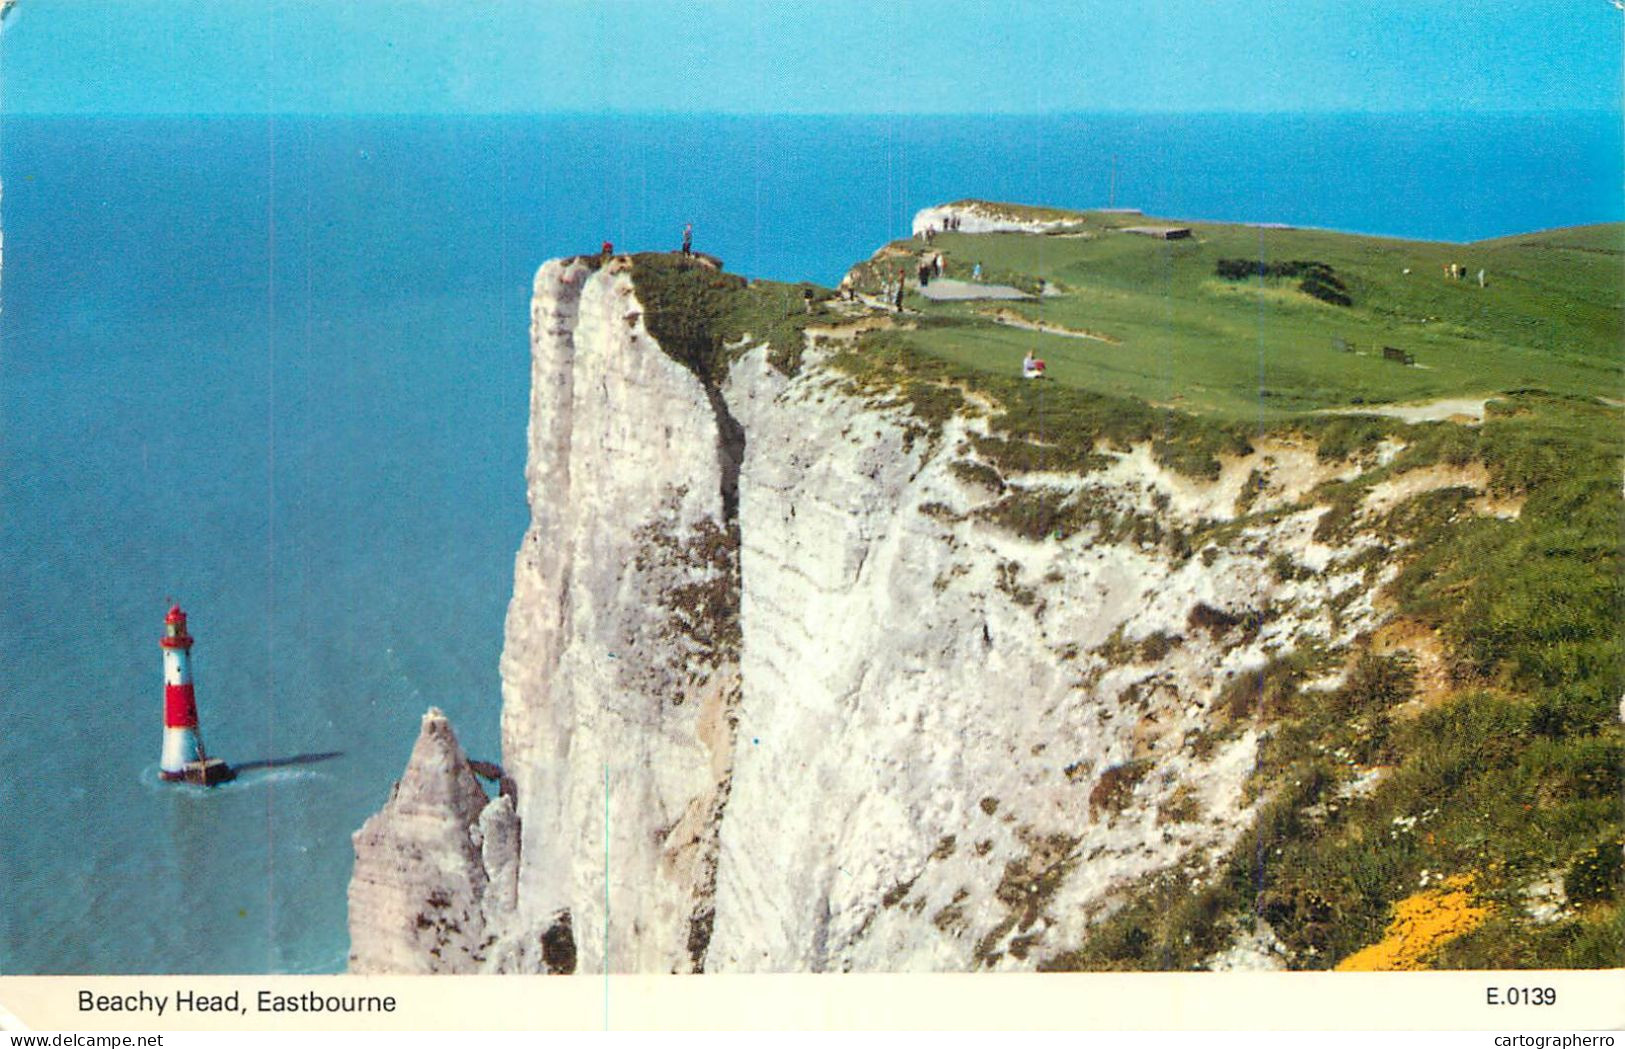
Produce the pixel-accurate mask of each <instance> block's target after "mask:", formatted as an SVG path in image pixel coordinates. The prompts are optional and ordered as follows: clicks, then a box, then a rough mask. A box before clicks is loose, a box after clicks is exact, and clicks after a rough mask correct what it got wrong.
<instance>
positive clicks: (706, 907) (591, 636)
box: [502, 260, 740, 971]
mask: <svg viewBox="0 0 1625 1049" xmlns="http://www.w3.org/2000/svg"><path fill="white" fill-rule="evenodd" d="M532 348H533V354H534V358H533V371H532V404H531V409H532V410H531V425H530V455H529V465H528V467H527V478H528V484H529V493H530V505H531V509H532V520H531V527H530V529H529V531H528V532H527V533H526V535H525V539H524V545H523V547H522V548H521V550H520V554H519V558H518V564H517V567H516V570H515V583H514V598H513V602H512V605H511V606H510V608H509V613H508V627H507V642H506V646H505V649H504V652H503V659H502V680H503V719H502V721H503V725H502V727H503V733H502V735H503V753H504V760H505V764H506V765H507V767H508V768H509V770H510V773H511V775H513V777H514V779H515V782H516V785H517V787H518V793H519V798H520V812H519V814H520V818H521V820H522V824H523V827H524V850H523V854H522V860H521V864H520V901H521V902H520V924H521V926H522V927H524V928H526V929H527V930H536V931H539V930H540V929H542V928H543V927H545V926H547V925H548V924H550V923H552V922H553V921H554V920H555V919H556V917H557V915H559V914H560V913H562V912H565V911H568V912H569V913H570V914H571V917H572V922H573V928H574V930H575V932H576V938H577V948H578V951H579V959H580V964H581V965H582V966H583V967H584V968H586V969H588V970H599V969H602V968H603V967H604V966H605V965H606V964H609V965H610V966H612V967H613V968H616V969H620V970H635V971H669V970H671V969H677V970H679V971H681V970H683V969H684V968H686V967H689V966H691V965H694V964H697V960H698V959H699V958H700V957H703V951H704V945H705V941H706V939H707V937H708V930H709V925H710V897H711V893H712V885H713V881H714V872H715V868H716V833H717V828H718V826H719V823H720V820H721V814H722V812H723V809H724V806H725V805H726V803H727V801H728V793H729V792H728V786H729V773H730V769H731V767H732V753H733V727H732V713H731V712H732V709H733V707H734V706H735V704H736V703H737V700H738V696H739V672H738V658H737V650H738V630H739V626H738V619H737V607H738V557H737V540H736V533H735V529H734V523H733V522H732V521H731V520H730V519H729V514H730V512H731V506H732V503H733V493H732V487H733V485H734V483H735V480H734V479H735V477H736V474H737V468H736V466H735V465H734V464H735V463H736V462H737V459H738V456H739V453H740V449H739V448H738V446H737V442H736V441H735V442H730V441H729V440H727V439H725V437H724V431H725V430H726V429H727V428H728V427H727V421H726V418H725V416H723V417H721V418H720V419H719V413H718V407H717V406H716V404H714V400H715V398H714V395H713V394H712V393H708V391H707V389H706V388H705V385H704V384H702V382H701V381H700V380H699V379H698V378H696V376H695V375H694V374H692V373H691V372H689V371H688V370H686V369H685V368H684V367H682V366H681V365H679V364H678V363H676V362H675V361H673V360H672V359H670V358H669V357H667V356H666V355H665V354H663V353H662V352H661V351H660V349H659V347H658V346H656V345H655V344H654V342H653V340H652V339H651V337H650V336H649V334H648V331H647V329H646V327H645V326H644V318H643V315H642V307H641V306H640V305H639V303H638V301H637V297H636V295H635V294H634V291H633V287H632V283H631V280H630V276H629V272H628V267H627V264H626V262H625V260H619V261H616V262H612V263H610V264H609V265H608V266H607V267H606V268H605V269H603V270H600V271H596V272H595V271H593V270H590V269H588V268H587V266H586V265H585V264H583V263H581V262H550V263H548V264H547V265H546V266H544V267H542V270H541V272H540V273H538V275H537V278H536V289H535V300H534V304H533V306H532ZM606 910H607V911H608V912H609V913H610V914H613V915H615V916H616V917H615V920H613V921H608V920H607V919H606ZM606 927H607V932H606ZM606 954H607V962H606Z"/></svg>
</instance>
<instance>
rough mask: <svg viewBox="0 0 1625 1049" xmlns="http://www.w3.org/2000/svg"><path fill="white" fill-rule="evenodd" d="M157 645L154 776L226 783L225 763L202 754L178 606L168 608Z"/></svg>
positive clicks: (188, 641)
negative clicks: (159, 739)
mask: <svg viewBox="0 0 1625 1049" xmlns="http://www.w3.org/2000/svg"><path fill="white" fill-rule="evenodd" d="M158 644H159V646H160V647H162V648H163V650H164V753H163V758H162V760H160V761H159V763H158V775H159V776H160V777H161V778H163V779H166V780H185V781H187V782H190V783H201V784H203V785H204V786H212V785H213V784H215V783H219V782H221V781H222V780H227V779H230V778H231V770H230V768H229V767H228V766H227V765H226V763H225V762H224V761H222V760H221V759H219V758H211V757H209V756H208V755H207V754H205V753H204V751H203V735H202V733H200V732H199V731H198V724H197V697H196V696H195V695H193V693H192V635H190V634H188V633H187V632H186V613H185V612H182V611H181V606H180V605H173V606H171V607H170V609H169V615H167V616H165V617H164V636H163V637H161V638H159V639H158Z"/></svg>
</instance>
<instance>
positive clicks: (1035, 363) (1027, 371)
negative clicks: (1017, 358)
mask: <svg viewBox="0 0 1625 1049" xmlns="http://www.w3.org/2000/svg"><path fill="white" fill-rule="evenodd" d="M1021 377H1022V378H1023V379H1042V378H1043V377H1044V362H1043V360H1042V359H1041V358H1038V357H1034V356H1033V351H1032V350H1028V351H1027V356H1025V357H1023V358H1022V359H1021Z"/></svg>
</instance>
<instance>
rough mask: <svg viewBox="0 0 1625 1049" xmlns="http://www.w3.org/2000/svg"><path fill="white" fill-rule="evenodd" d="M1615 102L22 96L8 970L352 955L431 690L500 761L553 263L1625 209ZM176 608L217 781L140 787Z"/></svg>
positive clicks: (4, 522) (4, 794) (9, 625)
mask: <svg viewBox="0 0 1625 1049" xmlns="http://www.w3.org/2000/svg"><path fill="white" fill-rule="evenodd" d="M1621 153H1622V151H1621V133H1620V126H1619V120H1618V117H1617V114H1614V115H1609V114H1595V115H1575V114H1568V115H1565V114H1556V115H1554V114H1544V115H1503V116H1493V117H1485V116H1459V115H1458V116H1405V117H1353V116H1274V117H1237V116H1190V117H1157V118H1146V117H1134V118H1129V117H1094V116H1065V117H1061V116H1058V117H1045V118H998V119H990V118H977V117H953V118H948V117H944V118H863V119H845V118H839V119H838V118H828V119H823V118H818V119H814V118H796V119H789V118H761V119H745V118H718V117H704V118H702V117H692V118H688V117H685V118H676V117H673V118H630V117H628V118H613V119H606V118H586V117H582V118H566V117H559V118H518V117H514V118H485V119H438V118H436V119H422V118H367V119H330V118H321V119H318V118H300V117H275V118H265V117H256V118H245V119H235V118H233V119H225V118H197V119H169V118H164V119H159V118H153V119H44V118H38V119H21V118H5V119H0V181H3V187H4V198H3V213H0V214H3V227H4V236H5V242H4V249H5V267H4V272H3V275H0V282H3V283H0V309H3V311H0V713H3V716H4V722H3V730H0V769H3V772H0V971H3V972H6V973H87V972H107V973H123V972H151V973H158V972H238V973H256V972H330V971H335V970H339V969H342V968H343V966H344V962H345V954H346V950H347V946H348V943H347V934H346V929H345V887H346V882H347V880H348V878H349V873H350V865H351V858H352V853H351V846H350V834H351V832H352V831H354V830H355V829H356V828H357V827H359V826H360V824H361V822H362V821H363V820H364V819H365V818H366V817H367V816H368V814H370V813H371V812H373V811H374V810H376V809H377V808H378V806H379V805H381V804H382V803H383V801H384V799H385V798H386V797H387V795H388V793H389V789H390V785H391V783H392V782H393V781H394V779H395V778H396V777H397V776H398V775H399V774H400V771H401V769H402V766H403V764H404V763H405V761H406V757H407V754H408V753H409V751H410V748H411V745H412V741H413V738H414V736H415V733H416V728H417V721H418V718H419V716H420V715H421V714H422V713H423V711H424V709H425V708H427V707H428V706H430V705H431V704H433V705H438V706H440V707H442V708H444V709H445V710H446V711H448V712H449V713H450V714H451V716H452V718H453V723H454V724H455V726H456V727H457V730H458V732H459V734H460V735H461V737H462V739H463V741H464V744H465V746H466V747H467V748H468V750H469V751H470V752H471V753H472V754H473V755H474V756H476V757H483V758H489V759H493V760H494V759H497V758H498V757H499V754H498V749H499V744H498V710H499V706H500V696H499V686H498V676H497V660H498V656H499V654H500V651H501V645H502V620H503V614H504V611H505V609H506V605H507V601H508V596H509V590H510V585H511V573H512V565H513V557H514V553H515V551H516V550H517V548H518V545H519V540H520V536H521V534H522V532H523V530H524V527H525V522H526V519H527V511H526V507H525V504H524V479H523V467H524V455H525V424H526V411H527V404H528V383H529V376H528V357H527V341H526V340H527V302H528V297H529V285H530V279H531V276H532V274H533V273H534V271H535V269H536V267H537V265H538V264H539V263H541V262H542V261H543V260H545V259H547V258H549V257H551V256H555V255H561V254H570V253H577V252H582V251H592V250H596V249H597V247H598V245H599V243H600V242H601V241H603V240H611V241H613V242H614V243H615V245H616V246H617V248H618V249H626V250H642V249H669V248H673V247H676V246H677V244H678V243H679V240H680V236H681V231H682V227H683V224H684V223H685V222H689V221H692V222H693V223H694V229H695V246H696V247H697V248H699V249H701V250H704V251H708V252H712V253H715V254H717V255H720V256H721V257H722V258H723V259H724V260H726V263H727V265H728V267H729V268H730V269H733V270H735V271H739V272H744V273H749V274H754V275H760V276H767V277H774V278H780V279H804V278H810V279H813V280H817V281H820V282H822V283H826V284H832V283H834V282H835V281H836V280H838V279H839V277H840V275H841V273H842V272H844V270H845V268H846V267H847V266H848V265H849V264H850V263H851V262H853V261H855V260H857V259H859V258H862V257H864V256H866V255H867V254H868V253H869V252H871V251H872V250H873V249H874V248H876V247H877V246H879V245H880V244H881V243H883V242H885V241H886V240H888V239H890V238H894V237H898V236H902V235H905V234H906V233H907V231H908V226H909V219H910V217H911V216H912V214H913V212H914V211H915V210H916V209H918V208H921V207H924V206H927V205H929V204H933V203H938V202H942V201H947V200H953V199H957V198H961V197H967V196H976V197H987V198H995V199H1007V200H1017V201H1027V202H1036V203H1050V204H1058V205H1070V206H1099V205H1104V204H1105V203H1107V197H1108V192H1109V191H1108V185H1109V180H1110V178H1111V175H1110V172H1111V169H1112V166H1113V163H1114V159H1113V158H1115V165H1116V170H1117V189H1116V202H1117V203H1118V204H1119V205H1131V206H1135V207H1140V208H1143V209H1144V210H1146V211H1147V212H1152V213H1155V214H1159V215H1166V216H1175V217H1185V218H1210V219H1230V220H1246V221H1260V222H1285V223H1292V224H1299V225H1313V226H1323V227H1329V228H1335V229H1343V230H1356V231H1362V232H1372V233H1385V234H1394V235H1399V236H1405V237H1423V238H1436V239H1446V240H1468V239H1476V238H1483V237H1492V236H1498V235H1501V234H1508V233H1515V232H1522V231H1527V230H1532V229H1537V228H1544V227H1552V226H1561V225H1571V224H1577V223H1587V222H1597V221H1603V220H1613V219H1620V218H1621V217H1625V211H1622V203H1621V192H1620V187H1621V185H1622V183H1625V178H1622V172H1621ZM172 600H173V601H178V602H180V603H181V604H182V605H183V606H184V607H185V609H186V610H187V612H188V613H189V614H190V615H191V627H192V632H193V634H194V635H195V636H196V637H197V639H198V641H197V647H196V649H195V650H194V669H195V676H196V683H197V694H198V703H199V707H200V710H201V713H202V718H203V732H204V736H205V739H206V740H207V742H208V744H209V746H210V749H211V750H212V751H213V752H215V753H218V754H219V755H221V756H223V757H225V758H227V759H228V760H229V761H231V762H233V763H236V764H239V765H242V766H245V767H246V771H245V772H244V773H243V775H242V776H241V778H239V779H238V780H237V781H236V782H234V783H232V784H230V785H228V786H224V787H220V788H217V789H215V790H212V791H208V790H203V789H200V788H188V787H174V786H162V785H160V784H159V783H158V782H157V780H156V772H157V761H158V753H159V743H160V734H161V733H160V726H161V709H162V708H161V701H162V681H161V662H160V656H159V648H158V644H157V641H158V637H159V634H160V632H161V629H162V620H163V615H164V612H165V610H166V609H167V607H168V604H169V602H170V601H172Z"/></svg>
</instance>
